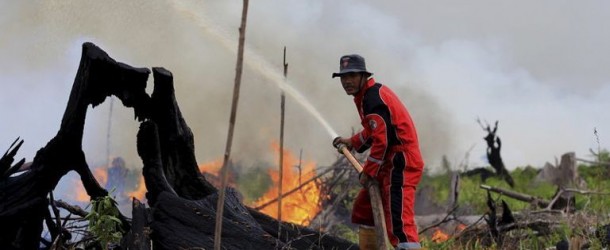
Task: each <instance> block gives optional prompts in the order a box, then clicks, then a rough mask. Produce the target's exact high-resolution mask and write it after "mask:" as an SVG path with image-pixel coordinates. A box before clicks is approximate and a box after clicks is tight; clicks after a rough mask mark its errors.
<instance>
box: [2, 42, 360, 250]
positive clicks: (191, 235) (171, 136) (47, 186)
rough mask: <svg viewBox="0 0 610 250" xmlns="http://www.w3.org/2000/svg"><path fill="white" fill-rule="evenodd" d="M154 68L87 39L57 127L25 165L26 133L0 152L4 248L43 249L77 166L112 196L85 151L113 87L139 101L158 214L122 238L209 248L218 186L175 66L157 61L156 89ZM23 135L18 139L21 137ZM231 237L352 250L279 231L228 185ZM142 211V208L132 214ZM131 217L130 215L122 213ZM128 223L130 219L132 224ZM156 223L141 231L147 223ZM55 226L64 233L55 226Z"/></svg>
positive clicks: (245, 242)
mask: <svg viewBox="0 0 610 250" xmlns="http://www.w3.org/2000/svg"><path fill="white" fill-rule="evenodd" d="M149 74H150V70H148V69H146V68H134V67H131V66H129V65H126V64H124V63H120V62H116V61H115V60H113V59H112V58H110V57H109V56H108V54H106V53H105V52H104V51H103V50H101V49H100V48H98V47H97V46H95V45H94V44H92V43H85V44H83V52H82V57H81V62H80V66H79V69H78V71H77V74H76V78H75V80H74V84H73V88H72V92H71V94H70V98H69V101H68V104H67V107H66V111H65V113H64V116H63V119H62V123H61V127H60V129H59V131H58V133H57V135H56V136H55V137H54V138H53V139H51V141H49V143H48V144H47V145H46V146H45V147H44V148H42V149H40V150H39V151H38V152H37V154H36V156H35V158H34V161H33V163H32V164H31V165H30V166H29V167H28V169H27V170H23V171H24V173H22V174H20V175H17V176H11V173H14V172H16V171H18V169H19V168H20V167H22V164H23V162H24V160H21V161H19V162H18V163H16V164H15V165H11V164H13V160H14V159H13V158H14V156H15V153H16V152H17V150H18V149H19V147H20V146H21V143H23V142H22V141H19V143H17V144H16V145H15V143H13V145H11V146H10V147H9V150H8V151H7V153H6V154H5V155H4V156H3V157H2V158H0V249H37V248H38V245H39V241H40V235H41V232H42V228H43V226H42V225H43V224H42V223H43V220H44V218H45V217H50V216H48V214H49V211H48V206H49V202H48V199H47V195H48V194H49V192H50V191H52V190H53V189H54V188H55V186H56V185H57V184H58V182H59V181H60V179H61V178H62V177H63V176H64V175H66V174H67V173H68V172H69V171H72V170H75V171H76V172H77V173H78V174H79V175H80V177H81V180H82V182H83V185H84V187H85V190H86V191H87V194H89V196H91V198H97V197H102V196H106V195H107V194H108V192H107V191H106V190H104V189H103V188H102V187H101V186H100V185H99V183H98V182H97V181H96V180H95V178H94V177H93V174H92V173H91V170H90V169H89V166H88V165H87V162H86V159H85V155H84V153H83V151H82V137H83V128H84V123H85V118H86V114H87V108H88V106H89V105H92V106H94V107H95V106H97V105H99V104H100V103H102V102H103V101H104V100H105V98H106V97H108V96H110V95H114V96H116V97H118V98H119V99H120V100H121V101H122V103H123V105H125V106H127V107H131V108H133V109H134V113H135V117H136V118H137V119H138V120H139V121H141V122H142V124H141V126H140V131H139V132H138V136H137V140H138V143H137V147H138V153H139V155H140V157H141V158H142V162H143V175H144V178H145V183H146V187H147V190H148V192H147V194H146V197H147V198H148V204H149V206H150V207H151V209H150V211H152V212H151V214H148V212H147V211H148V210H146V209H143V208H138V209H134V211H135V212H137V213H138V214H137V218H138V219H137V223H135V222H134V226H136V228H135V229H134V230H137V232H135V231H134V232H131V233H130V234H128V237H126V238H125V239H124V240H123V242H122V244H123V245H124V247H129V246H130V247H135V248H138V249H146V248H147V247H148V243H147V242H145V241H147V239H148V236H149V235H150V239H151V240H152V244H153V246H154V248H155V249H176V248H211V247H212V246H213V237H214V235H213V233H214V218H215V209H216V205H215V204H216V200H217V191H218V190H216V188H214V187H213V186H212V185H211V184H210V183H209V182H207V181H206V179H205V178H204V177H203V175H201V173H200V172H199V171H198V165H197V162H196V159H195V154H194V143H193V134H192V132H191V130H190V128H189V127H188V126H187V124H186V122H185V120H184V119H183V117H182V114H181V113H180V109H179V107H178V103H177V101H176V99H175V96H174V85H173V78H172V74H171V72H169V71H167V70H165V69H163V68H153V76H154V78H155V86H154V91H153V94H152V95H151V96H149V95H148V94H147V93H146V92H145V88H146V82H147V79H148V75H149ZM16 142H17V141H16ZM224 209H225V213H224V217H223V218H224V219H223V229H224V230H223V237H222V238H223V243H222V246H223V247H225V248H227V249H270V248H274V247H280V248H284V247H292V248H297V249H332V248H334V249H350V248H351V249H354V248H356V247H355V246H353V244H351V243H349V242H347V241H345V240H342V239H338V238H335V237H331V236H325V235H323V234H322V233H320V232H315V231H313V230H311V229H307V228H304V227H300V226H297V225H292V224H289V223H284V224H285V226H283V228H286V229H287V232H286V234H283V235H286V236H290V238H285V239H276V238H274V237H273V236H272V235H276V233H277V231H274V230H277V228H278V226H277V223H279V222H278V221H277V220H274V219H272V218H270V217H268V216H266V215H264V214H261V213H259V212H257V211H254V210H253V209H249V208H247V207H245V206H244V205H243V204H242V203H241V202H240V201H239V199H238V198H237V195H236V193H235V191H234V190H230V191H229V192H228V193H227V198H226V202H225V208H224ZM134 217H136V216H134ZM124 222H127V221H124ZM124 224H125V225H127V226H126V229H129V224H128V223H124ZM148 227H150V229H151V230H150V232H146V233H145V234H142V232H143V231H144V229H145V228H148ZM54 235H58V234H57V233H55V234H54Z"/></svg>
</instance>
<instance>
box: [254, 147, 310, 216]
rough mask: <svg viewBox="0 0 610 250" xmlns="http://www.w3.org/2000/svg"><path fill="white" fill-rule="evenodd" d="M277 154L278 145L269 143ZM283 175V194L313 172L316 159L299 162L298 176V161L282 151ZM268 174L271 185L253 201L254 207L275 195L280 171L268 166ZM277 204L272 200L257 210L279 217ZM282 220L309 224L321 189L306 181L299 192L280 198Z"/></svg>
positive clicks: (275, 196) (298, 184) (276, 194)
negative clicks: (300, 168)
mask: <svg viewBox="0 0 610 250" xmlns="http://www.w3.org/2000/svg"><path fill="white" fill-rule="evenodd" d="M272 147H273V149H274V150H275V151H276V154H278V157H279V146H278V145H277V144H276V143H274V144H273V145H272ZM283 165H284V174H283V178H282V193H286V192H288V191H290V190H292V189H295V188H297V187H299V186H300V185H301V181H302V182H305V181H307V180H309V179H311V178H313V177H314V176H315V175H316V172H315V167H316V164H315V162H305V163H304V164H303V165H302V171H301V173H302V174H301V176H300V178H299V171H298V169H296V168H295V166H298V165H299V160H298V159H297V158H295V157H294V155H293V154H292V153H291V152H289V151H287V150H284V158H283ZM269 175H270V176H271V180H272V181H273V185H272V187H271V188H270V189H269V190H267V192H266V193H265V194H264V195H263V196H262V197H261V198H259V199H258V200H257V201H255V202H254V204H253V206H254V207H256V206H260V205H262V204H265V203H267V202H269V201H271V200H273V199H276V198H277V197H278V185H279V170H276V169H270V170H269ZM277 209H278V206H277V203H273V204H271V205H268V206H266V207H264V208H263V209H261V210H260V211H261V212H263V213H265V214H267V215H269V216H271V217H274V218H276V219H277V216H278V210H277ZM281 209H282V221H287V222H292V223H296V224H300V225H305V226H307V225H309V223H310V221H311V220H312V219H313V217H314V216H316V215H317V214H318V212H320V189H319V187H318V186H317V185H316V183H315V182H309V183H308V184H306V185H304V186H302V187H301V188H300V190H299V191H297V192H295V193H292V194H290V195H288V196H284V197H282V208H281Z"/></svg>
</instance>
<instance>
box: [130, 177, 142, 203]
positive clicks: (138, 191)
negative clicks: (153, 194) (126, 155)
mask: <svg viewBox="0 0 610 250" xmlns="http://www.w3.org/2000/svg"><path fill="white" fill-rule="evenodd" d="M146 191H147V190H146V183H145V182H144V176H141V177H140V180H139V181H138V186H137V187H136V190H134V191H132V192H127V196H129V197H133V198H136V199H138V200H141V201H143V200H144V198H145V195H146Z"/></svg>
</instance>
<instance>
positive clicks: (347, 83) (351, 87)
mask: <svg viewBox="0 0 610 250" xmlns="http://www.w3.org/2000/svg"><path fill="white" fill-rule="evenodd" d="M363 77H364V76H363V75H362V73H356V72H351V73H347V74H344V75H341V85H343V89H344V90H345V93H346V94H348V95H355V94H357V93H358V92H359V91H360V88H362V84H363V82H364V81H363V80H362V78H363Z"/></svg>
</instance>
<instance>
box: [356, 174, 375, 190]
mask: <svg viewBox="0 0 610 250" xmlns="http://www.w3.org/2000/svg"><path fill="white" fill-rule="evenodd" d="M358 177H359V181H360V184H361V185H362V186H364V187H368V185H369V184H370V181H372V180H373V178H372V177H370V176H369V175H368V174H365V173H364V172H360V174H359V175H358Z"/></svg>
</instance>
